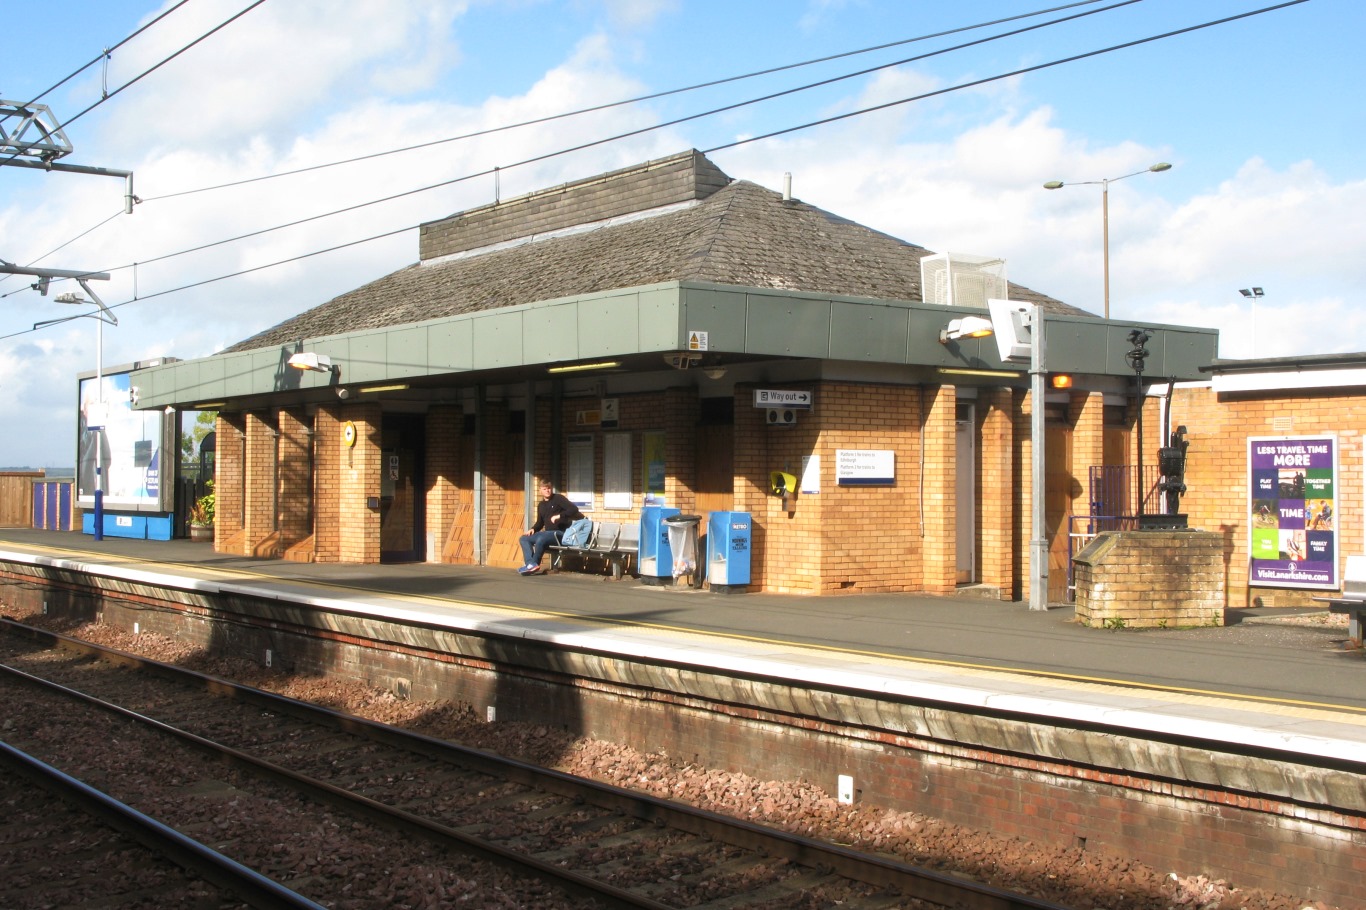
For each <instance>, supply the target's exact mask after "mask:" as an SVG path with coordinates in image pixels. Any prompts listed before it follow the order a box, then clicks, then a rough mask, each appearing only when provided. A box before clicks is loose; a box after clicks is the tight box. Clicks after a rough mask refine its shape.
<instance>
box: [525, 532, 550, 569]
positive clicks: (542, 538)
mask: <svg viewBox="0 0 1366 910" xmlns="http://www.w3.org/2000/svg"><path fill="white" fill-rule="evenodd" d="M517 542H518V543H519V544H521V545H522V564H523V565H527V566H539V565H540V564H541V557H542V556H544V555H545V548H546V547H548V546H550V545H551V544H554V543H559V542H560V532H559V531H537V532H536V533H535V534H523V535H522V536H521V537H519V538H517Z"/></svg>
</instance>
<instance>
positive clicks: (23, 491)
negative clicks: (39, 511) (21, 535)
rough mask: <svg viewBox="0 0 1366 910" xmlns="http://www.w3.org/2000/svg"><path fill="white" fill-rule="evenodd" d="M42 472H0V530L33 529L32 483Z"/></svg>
mask: <svg viewBox="0 0 1366 910" xmlns="http://www.w3.org/2000/svg"><path fill="white" fill-rule="evenodd" d="M42 477H43V472H42V471H0V528H31V527H33V482H34V480H35V479H41V478H42Z"/></svg>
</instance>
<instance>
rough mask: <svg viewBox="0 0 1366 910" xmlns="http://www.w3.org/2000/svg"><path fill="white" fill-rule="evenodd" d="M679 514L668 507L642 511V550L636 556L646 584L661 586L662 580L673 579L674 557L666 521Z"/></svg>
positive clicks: (640, 545) (649, 508)
mask: <svg viewBox="0 0 1366 910" xmlns="http://www.w3.org/2000/svg"><path fill="white" fill-rule="evenodd" d="M678 512H679V510H678V509H673V508H668V507H666V506H645V507H644V508H642V509H641V510H640V538H639V544H638V545H639V547H640V549H639V551H638V552H637V556H636V570H637V571H638V572H639V573H640V580H641V582H643V583H644V584H660V583H661V582H660V579H664V578H668V579H672V578H673V574H674V557H673V551H672V550H671V549H670V548H669V532H668V527H667V526H666V525H665V524H664V519H666V518H669V517H671V516H673V515H677V514H678Z"/></svg>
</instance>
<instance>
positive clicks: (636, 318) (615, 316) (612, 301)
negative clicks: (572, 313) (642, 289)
mask: <svg viewBox="0 0 1366 910" xmlns="http://www.w3.org/2000/svg"><path fill="white" fill-rule="evenodd" d="M638 301H639V298H638V295H636V294H614V295H612V296H609V297H597V298H593V299H588V300H583V301H581V302H580V303H579V305H578V315H579V325H578V339H579V354H578V356H579V359H581V360H583V359H589V358H593V357H607V356H616V355H623V354H634V353H635V352H636V344H637V343H638V341H639V338H640V310H639V303H638Z"/></svg>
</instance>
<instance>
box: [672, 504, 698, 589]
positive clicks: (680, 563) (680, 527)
mask: <svg viewBox="0 0 1366 910" xmlns="http://www.w3.org/2000/svg"><path fill="white" fill-rule="evenodd" d="M700 524H702V516H701V515H670V516H669V517H668V518H666V519H664V527H665V528H666V529H668V533H669V550H670V551H672V553H673V557H674V578H675V579H678V578H682V577H683V576H684V575H687V576H689V577H690V578H691V579H692V584H693V586H694V587H697V586H698V585H700V584H701V583H702V579H701V573H699V572H698V571H697V528H698V525H700Z"/></svg>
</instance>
